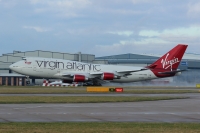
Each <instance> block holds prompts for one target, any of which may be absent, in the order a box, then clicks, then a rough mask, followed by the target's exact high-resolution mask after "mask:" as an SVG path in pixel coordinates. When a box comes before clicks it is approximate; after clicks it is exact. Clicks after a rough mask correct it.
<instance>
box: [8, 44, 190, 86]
mask: <svg viewBox="0 0 200 133" xmlns="http://www.w3.org/2000/svg"><path fill="white" fill-rule="evenodd" d="M187 46H188V45H184V44H178V45H177V46H176V47H174V48H173V49H172V50H170V51H169V52H167V53H166V54H165V55H163V56H162V57H161V58H159V59H158V60H157V61H155V62H154V63H153V64H151V65H149V66H146V67H134V66H116V65H103V64H90V63H83V62H77V61H71V60H63V59H53V58H38V57H24V58H23V60H21V61H19V62H16V63H14V64H12V65H10V69H11V70H13V71H15V72H17V73H20V74H23V75H26V76H27V77H29V76H30V77H40V78H47V79H62V82H63V83H72V82H93V85H101V83H102V81H111V82H118V83H124V82H136V81H143V80H151V79H157V78H164V77H172V76H176V75H179V74H181V71H183V70H178V69H177V68H178V66H179V63H180V62H181V59H182V57H183V54H184V53H185V50H186V49H187Z"/></svg>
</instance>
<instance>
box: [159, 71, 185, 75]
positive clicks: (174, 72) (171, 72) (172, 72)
mask: <svg viewBox="0 0 200 133" xmlns="http://www.w3.org/2000/svg"><path fill="white" fill-rule="evenodd" d="M183 71H187V70H175V71H167V72H158V73H159V74H176V73H178V72H183Z"/></svg>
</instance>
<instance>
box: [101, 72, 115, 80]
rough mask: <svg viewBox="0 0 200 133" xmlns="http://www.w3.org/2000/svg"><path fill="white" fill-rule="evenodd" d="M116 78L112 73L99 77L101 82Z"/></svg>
mask: <svg viewBox="0 0 200 133" xmlns="http://www.w3.org/2000/svg"><path fill="white" fill-rule="evenodd" d="M115 78H117V76H115V75H114V74H113V73H103V74H102V76H101V79H103V80H113V79H115Z"/></svg>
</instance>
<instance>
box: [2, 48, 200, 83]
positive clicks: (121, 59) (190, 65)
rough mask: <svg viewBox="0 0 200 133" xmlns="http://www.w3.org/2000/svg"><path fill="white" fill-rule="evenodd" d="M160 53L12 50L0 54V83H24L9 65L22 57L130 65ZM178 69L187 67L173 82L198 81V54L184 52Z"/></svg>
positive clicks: (152, 60)
mask: <svg viewBox="0 0 200 133" xmlns="http://www.w3.org/2000/svg"><path fill="white" fill-rule="evenodd" d="M160 56H162V55H147V54H121V55H112V56H104V57H96V58H95V55H91V54H82V53H80V52H79V53H75V54H70V53H60V52H51V51H41V50H35V51H27V52H21V51H13V53H7V54H2V56H0V85H26V83H25V78H26V77H25V76H24V75H19V74H16V73H13V72H12V71H11V70H10V69H9V66H10V65H11V64H13V63H15V62H17V61H19V60H21V59H22V57H45V58H57V59H66V60H73V61H82V62H88V63H95V64H108V65H109V64H115V65H129V66H130V65H131V66H147V65H149V64H151V63H153V62H154V61H155V60H157V59H158V58H159V57H160ZM179 68H180V69H188V71H186V72H183V73H182V74H181V75H180V76H177V77H174V78H173V81H174V83H178V82H180V83H181V84H182V83H184V84H194V83H200V74H199V72H200V55H199V54H185V55H184V57H183V60H182V62H181V63H180V66H179ZM32 82H33V83H36V84H41V81H40V82H39V81H38V82H37V80H35V79H32Z"/></svg>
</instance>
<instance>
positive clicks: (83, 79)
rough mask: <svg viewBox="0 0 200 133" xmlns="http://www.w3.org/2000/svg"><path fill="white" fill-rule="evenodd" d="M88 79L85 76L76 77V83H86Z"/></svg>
mask: <svg viewBox="0 0 200 133" xmlns="http://www.w3.org/2000/svg"><path fill="white" fill-rule="evenodd" d="M87 80H88V78H86V77H85V76H84V75H74V79H73V81H74V82H85V81H87Z"/></svg>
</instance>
